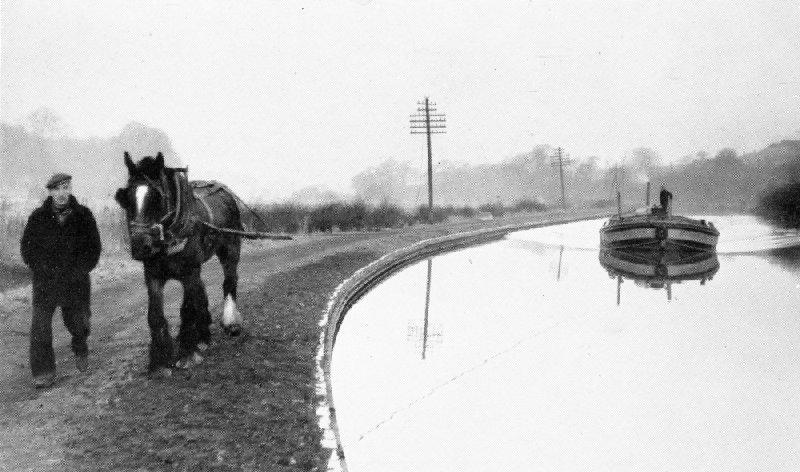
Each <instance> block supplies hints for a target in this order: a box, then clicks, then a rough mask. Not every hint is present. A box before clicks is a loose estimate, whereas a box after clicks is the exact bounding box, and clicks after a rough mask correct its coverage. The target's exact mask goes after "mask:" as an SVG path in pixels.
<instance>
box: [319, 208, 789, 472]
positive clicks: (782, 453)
mask: <svg viewBox="0 0 800 472" xmlns="http://www.w3.org/2000/svg"><path fill="white" fill-rule="evenodd" d="M709 219H711V220H712V221H714V222H715V223H716V225H717V227H718V228H719V229H720V232H721V240H720V244H719V249H720V251H719V254H718V260H719V266H718V269H716V270H715V271H714V273H713V274H711V275H710V276H709V278H707V279H706V280H705V281H704V283H703V284H701V283H700V281H699V280H685V281H673V282H671V283H669V284H662V285H659V284H655V285H656V286H658V287H659V288H651V286H652V285H653V284H651V283H647V282H642V281H637V280H633V279H630V278H622V279H620V277H618V276H615V275H610V274H609V270H608V269H607V268H606V267H604V266H603V265H601V264H600V261H599V257H598V256H599V254H598V248H597V240H598V233H597V230H598V229H599V227H600V225H601V224H602V221H600V220H595V221H591V222H582V223H575V224H570V225H560V226H555V227H549V228H541V229H537V230H530V231H524V232H518V233H514V234H512V235H509V237H507V238H506V239H504V240H502V241H499V242H497V243H492V244H488V245H483V246H479V247H475V248H470V249H466V250H462V251H458V252H454V253H449V254H445V255H442V256H438V257H435V258H433V259H431V260H427V261H422V262H420V263H418V264H415V265H413V266H410V267H408V268H406V269H404V270H402V271H401V272H399V273H398V274H396V275H395V276H393V277H391V278H390V279H387V280H386V281H384V282H383V283H381V284H380V285H378V286H377V287H376V288H375V289H373V290H372V291H371V292H370V293H368V294H367V295H365V296H364V297H363V298H362V299H361V300H360V301H359V302H358V303H357V304H356V305H354V306H353V308H352V309H351V310H350V311H349V312H348V314H347V315H346V318H345V320H344V323H343V325H342V328H341V330H340V332H339V336H338V338H337V342H336V347H335V350H334V355H333V365H332V371H333V392H334V400H335V402H336V409H337V419H338V421H339V427H340V431H341V434H342V442H343V447H344V451H345V455H346V457H347V462H348V467H349V470H350V471H353V472H358V471H371V470H415V471H426V470H429V471H439V470H461V471H468V470H509V469H512V468H513V469H517V470H569V471H576V470H586V471H589V470H591V471H598V470H615V471H618V470H719V471H723V470H725V471H729V470H781V471H783V470H785V471H790V470H791V471H796V470H800V367H798V366H800V349H799V347H800V319H798V316H797V314H796V312H798V311H800V310H798V307H800V268H798V265H797V264H795V263H794V262H793V259H792V257H793V256H791V251H790V252H789V253H787V254H789V255H788V256H786V257H785V258H783V259H781V258H778V257H776V256H774V255H771V254H770V253H769V252H767V250H768V249H769V248H774V247H783V246H788V245H792V244H793V241H795V243H796V241H797V240H798V235H797V233H792V232H782V231H777V230H774V229H772V228H769V227H767V226H764V225H762V224H760V223H758V222H757V221H756V220H754V219H752V218H749V217H725V218H720V217H710V218H709ZM429 274H430V276H429ZM620 281H621V283H620ZM666 285H669V287H667V286H666ZM667 289H669V292H668V290H667Z"/></svg>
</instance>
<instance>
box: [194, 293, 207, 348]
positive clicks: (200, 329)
mask: <svg viewBox="0 0 800 472" xmlns="http://www.w3.org/2000/svg"><path fill="white" fill-rule="evenodd" d="M200 282H201V283H200V290H199V291H198V299H197V323H196V327H197V350H198V351H200V352H205V351H206V350H207V349H208V346H210V345H211V313H209V311H208V293H207V292H206V285H205V283H203V280H202V279H201V280H200Z"/></svg>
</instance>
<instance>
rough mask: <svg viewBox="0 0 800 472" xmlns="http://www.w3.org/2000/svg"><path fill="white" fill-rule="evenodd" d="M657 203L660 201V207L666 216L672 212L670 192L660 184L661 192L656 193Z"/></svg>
mask: <svg viewBox="0 0 800 472" xmlns="http://www.w3.org/2000/svg"><path fill="white" fill-rule="evenodd" d="M658 199H659V203H661V209H662V210H663V212H664V214H665V215H666V216H670V215H671V214H672V192H670V191H669V190H667V189H666V188H664V186H663V185H662V186H661V192H659V194H658Z"/></svg>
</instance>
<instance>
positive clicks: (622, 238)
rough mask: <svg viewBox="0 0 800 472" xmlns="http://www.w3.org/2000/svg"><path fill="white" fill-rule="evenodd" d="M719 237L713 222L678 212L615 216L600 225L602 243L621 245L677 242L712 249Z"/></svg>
mask: <svg viewBox="0 0 800 472" xmlns="http://www.w3.org/2000/svg"><path fill="white" fill-rule="evenodd" d="M718 240H719V231H717V229H716V228H715V227H714V225H713V224H712V223H708V222H706V221H704V220H693V219H691V218H685V217H679V216H673V217H653V216H650V215H633V216H625V217H614V218H612V219H611V220H609V221H608V222H607V223H606V224H605V225H604V226H603V228H602V229H600V244H601V245H602V246H604V247H611V248H620V249H622V248H637V247H641V248H644V249H648V248H652V247H662V248H663V247H668V246H675V247H681V248H686V249H695V250H713V249H714V248H715V247H716V245H717V241H718Z"/></svg>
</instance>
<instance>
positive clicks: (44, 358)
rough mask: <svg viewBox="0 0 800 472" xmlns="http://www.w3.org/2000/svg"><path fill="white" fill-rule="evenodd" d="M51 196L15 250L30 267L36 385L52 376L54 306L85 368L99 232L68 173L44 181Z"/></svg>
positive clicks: (47, 384) (79, 364) (42, 385)
mask: <svg viewBox="0 0 800 472" xmlns="http://www.w3.org/2000/svg"><path fill="white" fill-rule="evenodd" d="M46 187H47V190H48V191H49V193H50V196H49V197H48V198H47V199H46V200H45V201H44V203H43V204H42V206H41V207H39V208H37V209H36V210H34V211H33V213H32V214H31V216H30V217H29V218H28V223H27V224H26V225H25V231H24V232H23V234H22V240H21V241H20V252H21V254H22V259H23V260H24V261H25V264H27V265H28V267H30V268H31V271H32V272H33V296H32V305H33V318H32V320H31V333H30V362H31V371H32V373H33V381H34V385H35V386H36V388H47V387H50V386H51V385H53V383H55V380H56V364H55V355H54V353H53V312H55V309H56V307H61V316H62V318H63V319H64V324H65V325H66V327H67V330H68V331H69V333H70V334H71V335H72V352H73V353H75V365H76V367H77V368H78V370H79V371H81V372H84V371H86V370H87V369H88V355H89V348H88V345H87V338H88V337H89V326H90V325H89V318H90V316H91V311H90V294H91V285H90V279H89V272H90V271H91V270H92V269H94V267H95V266H96V265H97V261H98V259H99V258H100V249H101V248H100V235H99V234H98V231H97V223H96V222H95V219H94V216H93V215H92V212H91V211H90V210H89V209H88V208H86V207H85V206H83V205H80V204H79V203H78V201H77V200H75V197H74V196H73V195H72V177H71V176H70V175H68V174H63V173H57V174H55V175H53V177H51V178H50V180H49V181H48V182H47V185H46Z"/></svg>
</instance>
